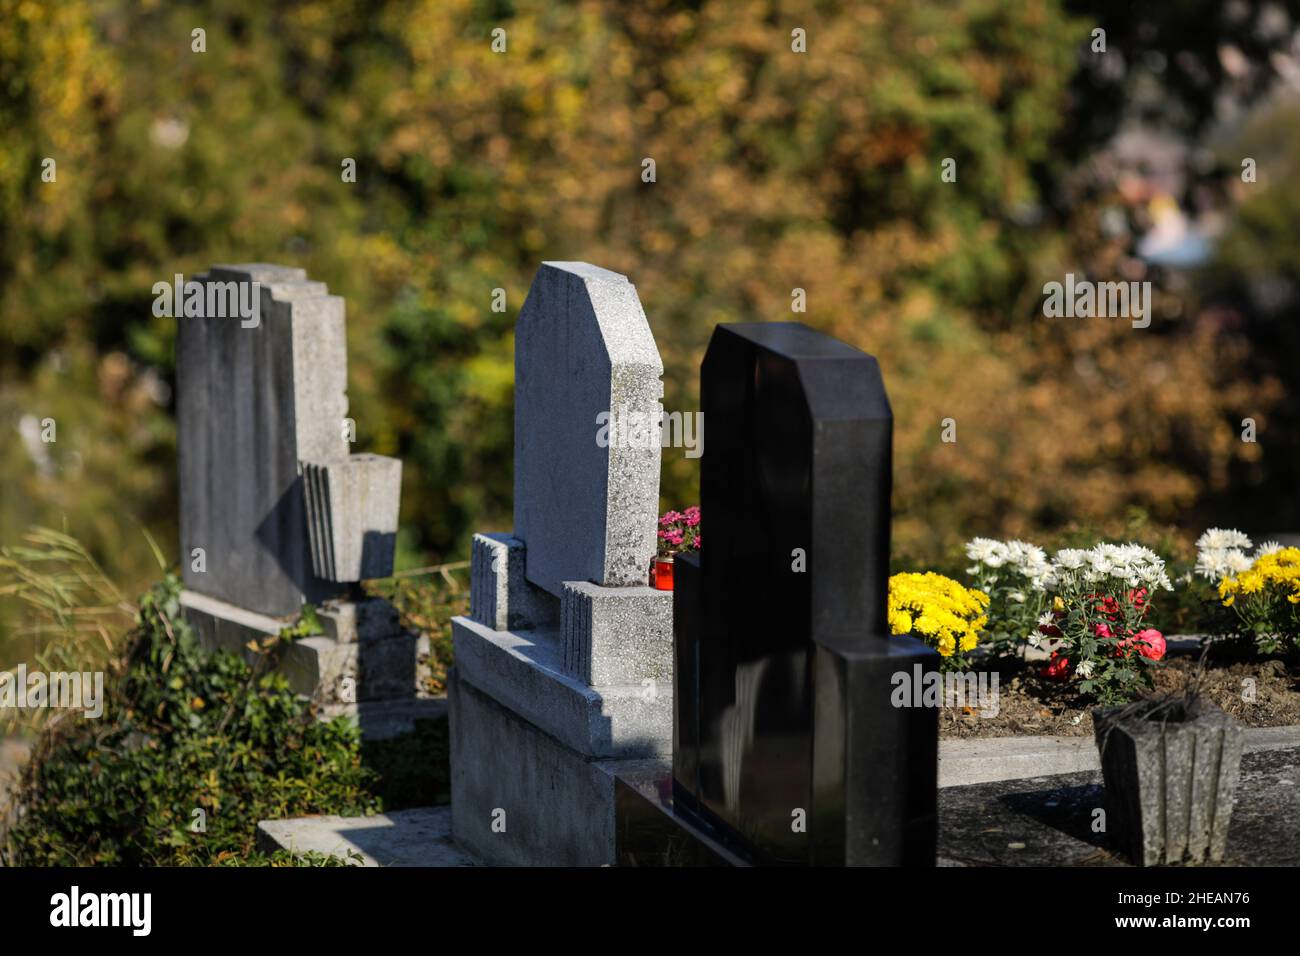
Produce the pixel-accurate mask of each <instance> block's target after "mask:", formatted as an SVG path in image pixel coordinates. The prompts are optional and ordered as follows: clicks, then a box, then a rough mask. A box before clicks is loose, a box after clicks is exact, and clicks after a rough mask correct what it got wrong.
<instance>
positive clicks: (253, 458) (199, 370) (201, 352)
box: [176, 264, 348, 616]
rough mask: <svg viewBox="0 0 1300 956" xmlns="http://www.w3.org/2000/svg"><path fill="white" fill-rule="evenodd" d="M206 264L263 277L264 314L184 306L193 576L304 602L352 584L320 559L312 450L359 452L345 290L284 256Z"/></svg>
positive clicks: (281, 611) (188, 580)
mask: <svg viewBox="0 0 1300 956" xmlns="http://www.w3.org/2000/svg"><path fill="white" fill-rule="evenodd" d="M194 278H195V281H198V282H201V283H204V285H205V287H206V286H207V285H208V284H209V283H228V282H236V283H241V282H257V283H259V285H260V320H259V321H258V322H257V323H256V324H250V323H248V322H246V321H244V320H242V319H241V317H240V316H238V315H236V316H231V317H219V316H216V315H203V316H194V315H190V316H184V315H182V313H181V311H180V310H179V309H178V310H177V314H178V315H179V316H181V317H179V318H178V319H177V324H178V327H179V328H178V334H177V345H176V381H177V391H178V394H177V419H178V427H177V442H178V446H179V448H178V451H179V460H180V463H179V470H180V526H181V566H182V569H183V574H184V581H185V586H186V587H187V588H190V589H191V590H193V591H196V592H199V593H200V594H206V595H209V596H211V597H216V598H220V599H222V600H225V601H229V602H231V603H232V604H236V605H238V606H240V607H243V608H247V609H250V610H253V611H257V612H259V613H262V614H269V615H273V616H286V615H290V614H294V613H296V612H297V611H298V610H299V609H300V608H301V606H302V604H303V603H304V602H313V603H315V602H319V601H321V600H323V599H325V598H327V597H329V596H331V595H333V594H334V593H336V592H337V590H338V588H337V586H336V585H332V584H330V583H329V582H326V581H323V580H322V579H320V578H319V577H317V576H316V575H315V573H314V572H313V569H312V561H311V554H310V548H309V544H308V535H307V518H306V510H305V507H304V496H303V482H302V479H301V478H300V476H299V473H298V463H299V461H302V460H308V461H313V462H322V463H324V462H331V461H341V460H343V459H346V458H347V456H348V443H347V440H346V439H345V438H344V433H343V419H344V417H345V416H346V415H347V410H348V399H347V351H346V343H345V336H344V313H343V299H342V298H340V297H339V296H335V295H330V294H328V292H327V290H326V288H325V285H324V283H321V282H312V281H309V280H308V279H307V277H306V273H305V272H304V271H303V270H302V269H293V268H287V267H284V266H275V265H264V264H250V265H234V266H214V267H213V268H212V270H211V271H210V272H209V273H207V274H206V275H200V276H196V277H194ZM195 548H202V549H203V552H204V556H203V561H204V564H205V569H204V570H196V567H195V562H194V560H193V558H192V553H193V549H195Z"/></svg>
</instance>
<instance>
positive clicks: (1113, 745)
mask: <svg viewBox="0 0 1300 956" xmlns="http://www.w3.org/2000/svg"><path fill="white" fill-rule="evenodd" d="M1152 706H1153V705H1148V706H1136V707H1135V706H1133V705H1130V706H1128V707H1111V708H1097V709H1094V710H1093V712H1092V721H1093V726H1094V728H1095V732H1096V740H1097V749H1098V751H1099V753H1100V755H1101V770H1102V777H1103V779H1104V780H1105V785H1106V808H1107V816H1108V819H1107V821H1106V829H1107V832H1108V833H1109V834H1110V835H1111V838H1112V840H1113V842H1114V844H1115V845H1116V847H1117V848H1118V849H1120V850H1122V851H1123V852H1125V853H1126V854H1127V855H1128V856H1129V858H1130V859H1131V860H1132V861H1133V862H1134V863H1136V864H1138V865H1139V866H1157V865H1160V864H1164V863H1184V862H1187V863H1200V862H1203V861H1205V860H1207V859H1208V860H1211V861H1213V862H1218V861H1221V860H1222V859H1223V852H1224V849H1225V847H1226V845H1227V842H1228V824H1229V822H1230V821H1231V819H1232V806H1233V802H1234V799H1235V797H1236V790H1237V778H1238V776H1239V774H1240V771H1241V754H1242V749H1243V745H1244V739H1245V733H1244V731H1243V729H1242V727H1241V725H1240V724H1238V723H1237V722H1236V721H1235V720H1233V719H1232V718H1231V717H1229V716H1228V715H1227V714H1225V713H1224V712H1223V711H1221V710H1220V709H1219V708H1218V707H1215V706H1214V705H1213V704H1211V703H1210V702H1209V701H1207V700H1200V701H1197V702H1195V703H1193V704H1192V705H1190V706H1184V705H1183V704H1182V703H1178V704H1175V705H1172V706H1168V707H1166V708H1164V709H1163V710H1162V711H1159V712H1153V711H1152Z"/></svg>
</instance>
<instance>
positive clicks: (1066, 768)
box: [939, 726, 1300, 787]
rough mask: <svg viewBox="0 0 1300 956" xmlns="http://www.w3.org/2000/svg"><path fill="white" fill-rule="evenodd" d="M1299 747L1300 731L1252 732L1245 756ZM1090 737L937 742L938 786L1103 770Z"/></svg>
mask: <svg viewBox="0 0 1300 956" xmlns="http://www.w3.org/2000/svg"><path fill="white" fill-rule="evenodd" d="M1290 747H1300V726H1291V727H1248V728H1246V752H1247V753H1251V752H1252V751H1257V750H1276V749H1280V748H1290ZM1100 769H1101V761H1100V760H1099V759H1098V757H1097V744H1096V742H1095V741H1094V740H1093V738H1092V737H1091V736H1088V737H972V738H969V739H966V740H941V741H939V786H940V787H957V786H967V785H971V784H977V783H994V782H997V781H1000V780H1016V779H1023V778H1027V777H1045V776H1049V775H1052V774H1062V773H1079V772H1082V771H1088V770H1100Z"/></svg>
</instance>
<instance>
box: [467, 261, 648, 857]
mask: <svg viewBox="0 0 1300 956" xmlns="http://www.w3.org/2000/svg"><path fill="white" fill-rule="evenodd" d="M515 348H516V351H515V369H516V395H515V528H514V532H513V534H510V535H504V534H498V535H483V534H480V535H476V536H475V538H474V542H473V553H472V555H471V561H470V567H471V581H470V600H471V609H470V614H469V615H468V616H466V617H457V618H454V619H453V620H452V639H453V644H454V651H455V658H456V667H455V669H454V674H453V675H452V676H451V678H450V679H449V682H448V683H449V687H448V701H449V704H450V717H451V798H452V835H453V837H454V839H455V840H456V842H457V843H458V844H459V845H461V846H462V847H463V848H465V849H466V850H467V851H469V852H470V853H472V854H474V855H475V856H476V857H478V858H480V859H482V860H484V861H485V862H488V863H496V864H502V865H533V866H561V865H569V866H599V865H602V864H612V863H614V862H615V860H616V858H617V850H616V841H615V793H614V785H615V777H616V774H617V773H618V772H619V771H621V770H629V771H630V770H634V769H636V768H639V767H642V766H644V765H645V762H646V761H650V762H651V763H652V764H653V763H654V762H655V761H658V765H660V766H662V765H664V764H665V762H666V759H667V756H668V753H669V748H670V746H671V733H672V624H671V621H672V594H671V593H669V592H666V591H656V590H654V589H653V588H650V587H648V586H647V584H646V581H647V579H648V572H649V566H650V560H651V558H652V557H653V554H654V550H655V530H656V518H657V509H658V495H659V458H660V448H659V446H658V445H657V444H656V445H654V447H644V446H637V447H621V446H618V445H617V444H608V443H605V444H602V443H601V442H600V441H598V424H599V420H598V416H600V415H601V414H602V413H606V414H608V413H609V412H611V411H612V410H620V409H622V410H628V411H633V412H636V413H638V414H641V413H644V414H650V415H653V416H654V420H656V421H657V420H658V413H659V410H660V405H659V397H660V395H661V394H662V383H661V382H660V380H659V379H660V376H661V375H662V373H663V366H662V363H661V362H660V360H659V353H658V350H657V349H656V348H655V345H654V339H653V337H652V336H651V334H650V329H649V326H648V324H647V323H646V318H645V313H644V312H643V311H642V309H641V305H640V302H639V300H638V299H637V295H636V290H635V288H634V287H633V286H632V284H631V283H629V282H628V281H627V279H626V278H625V277H623V276H621V275H618V274H616V273H612V272H608V271H606V270H604V269H599V268H597V267H595V266H591V265H587V264H586V263H545V264H543V266H542V267H541V269H540V270H539V271H538V274H537V277H536V278H535V279H534V281H533V285H532V288H531V289H530V290H529V294H528V299H527V301H526V302H525V303H524V306H523V309H522V310H521V311H520V316H519V324H518V328H517V332H516V346H515ZM619 413H620V414H622V413H623V412H622V411H620V412H619Z"/></svg>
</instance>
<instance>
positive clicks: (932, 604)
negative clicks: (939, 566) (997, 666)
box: [888, 571, 989, 671]
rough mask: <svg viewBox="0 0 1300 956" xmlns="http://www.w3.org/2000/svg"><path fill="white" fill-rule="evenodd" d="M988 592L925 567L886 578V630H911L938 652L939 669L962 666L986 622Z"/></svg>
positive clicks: (899, 631)
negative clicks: (887, 598) (965, 584)
mask: <svg viewBox="0 0 1300 956" xmlns="http://www.w3.org/2000/svg"><path fill="white" fill-rule="evenodd" d="M988 606H989V596H988V595H987V594H985V593H984V592H983V591H979V590H976V589H975V588H966V587H962V585H960V584H958V583H957V582H956V581H954V580H952V578H946V577H944V576H943V575H942V574H935V573H933V572H930V571H927V572H926V573H924V574H914V573H904V574H895V575H892V576H891V577H890V579H889V607H888V617H889V632H890V633H891V634H913V635H914V636H916V637H918V638H920V639H921V640H923V641H925V643H927V644H929V645H930V646H931V647H933V648H934V649H935V650H937V651H938V652H939V657H940V658H941V660H940V662H939V667H940V670H943V671H950V670H965V669H966V668H967V664H968V660H967V657H966V655H967V654H968V653H969V652H970V651H972V650H974V649H975V644H976V643H977V642H978V641H979V635H980V631H981V630H982V629H983V628H984V625H985V624H987V623H988V619H987V618H986V617H985V616H984V612H985V611H986V610H987V609H988Z"/></svg>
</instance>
